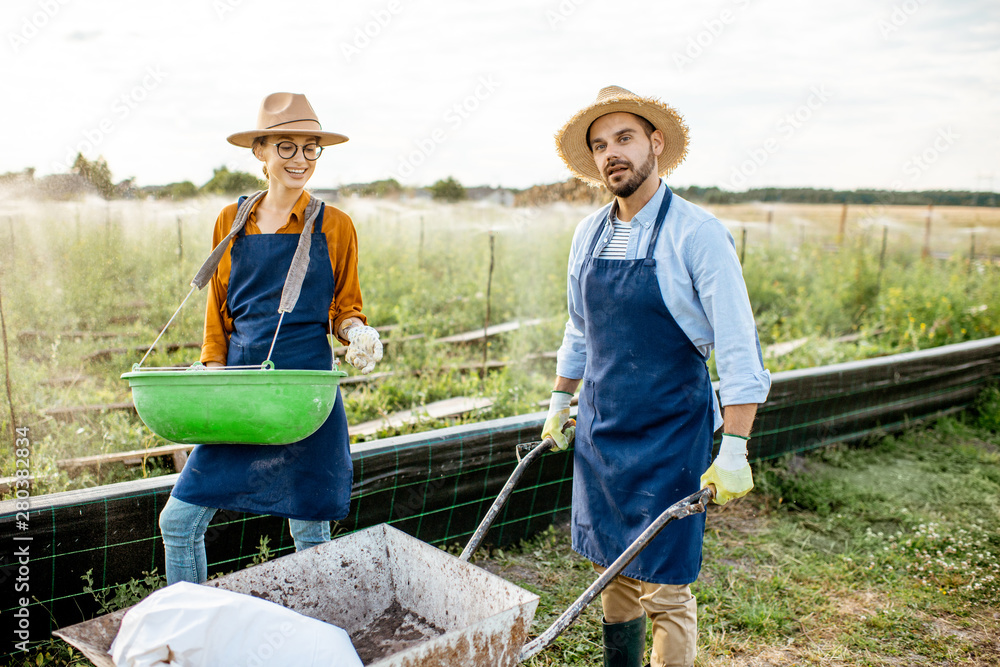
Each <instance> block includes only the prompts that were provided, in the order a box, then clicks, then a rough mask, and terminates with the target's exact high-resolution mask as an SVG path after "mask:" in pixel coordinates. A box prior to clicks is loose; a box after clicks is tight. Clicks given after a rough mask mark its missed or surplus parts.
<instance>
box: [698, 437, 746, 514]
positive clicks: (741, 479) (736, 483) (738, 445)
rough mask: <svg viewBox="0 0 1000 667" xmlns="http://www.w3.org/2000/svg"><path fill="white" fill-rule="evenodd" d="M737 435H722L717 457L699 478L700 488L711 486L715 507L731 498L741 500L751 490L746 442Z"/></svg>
mask: <svg viewBox="0 0 1000 667" xmlns="http://www.w3.org/2000/svg"><path fill="white" fill-rule="evenodd" d="M748 440H749V438H744V437H742V436H738V435H729V434H728V433H724V434H723V435H722V446H721V447H720V448H719V455H718V456H717V457H715V461H713V462H712V465H711V466H710V467H709V469H708V470H706V471H705V474H704V475H702V476H701V488H705V487H706V486H709V485H713V486H714V487H715V497H714V498H713V499H712V500H713V502H714V503H715V504H717V505H725V504H726V503H727V502H729V501H730V500H732V499H733V498H742V497H743V496H745V495H746V494H748V493H750V490H751V489H753V475H752V474H751V472H750V463H749V462H748V461H747V441H748Z"/></svg>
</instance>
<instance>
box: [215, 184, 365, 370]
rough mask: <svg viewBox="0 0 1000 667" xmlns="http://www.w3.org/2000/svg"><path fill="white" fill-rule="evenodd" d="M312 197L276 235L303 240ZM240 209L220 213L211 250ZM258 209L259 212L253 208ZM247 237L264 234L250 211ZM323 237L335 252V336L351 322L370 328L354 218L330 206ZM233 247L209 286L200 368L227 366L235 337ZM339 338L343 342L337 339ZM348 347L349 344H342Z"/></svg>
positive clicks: (332, 313)
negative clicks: (230, 297)
mask: <svg viewBox="0 0 1000 667" xmlns="http://www.w3.org/2000/svg"><path fill="white" fill-rule="evenodd" d="M309 197H310V195H309V193H308V192H305V191H303V192H302V196H301V197H299V200H298V201H297V202H295V206H294V207H292V212H291V213H290V214H289V216H288V222H287V223H286V224H285V226H283V227H282V228H280V229H279V230H278V231H277V232H275V233H276V234H301V233H302V226H303V225H304V224H305V221H304V214H305V210H306V204H308V203H309ZM237 208H238V206H237V204H236V203H232V204H230V205H229V206H227V207H226V208H224V209H222V212H221V213H219V217H218V219H217V220H216V221H215V231H214V232H213V234H212V247H213V248H215V247H216V246H217V245H219V243H221V242H222V239H224V238H226V235H228V234H229V230H230V229H231V228H232V226H233V220H234V219H235V218H236V210H237ZM254 209H256V206H254ZM245 230H246V233H247V234H260V233H261V231H260V228H259V227H257V214H256V211H255V210H251V212H250V217H249V218H248V219H247V223H246V227H245ZM323 233H324V234H325V235H326V243H327V247H328V248H329V251H330V264H331V265H332V266H333V279H334V291H333V302H331V303H330V319H332V320H333V330H334V331H340V325H341V323H342V322H343V321H344V320H346V319H347V318H349V317H357V318H359V319H360V320H361V321H362V322H365V323H366V324H367V322H368V319H367V318H366V317H365V316H364V315H363V314H362V313H361V285H360V283H359V282H358V234H357V232H356V231H355V229H354V223H353V222H352V221H351V218H350V216H349V215H347V214H346V213H344V212H343V211H341V210H339V209H336V208H334V207H332V206H329V205H327V206H326V208H325V210H324V211H323ZM231 250H232V242H230V244H229V248H227V249H226V253H225V254H224V255H223V256H222V261H220V262H219V268H218V269H216V271H215V274H214V275H213V276H212V280H211V282H210V283H209V285H208V306H207V308H206V310H205V336H204V340H203V342H202V346H201V362H202V363H203V364H206V363H208V362H210V361H217V362H219V363H220V364H225V363H226V352H227V350H228V349H229V336H230V334H231V333H232V332H233V319H232V317H231V316H230V314H229V309H228V308H227V306H226V297H227V295H228V294H229V272H230V270H231V269H232V260H231V258H230V251H231ZM338 338H339V336H338ZM340 341H341V342H342V343H344V344H345V345H346V344H347V341H346V340H344V339H340Z"/></svg>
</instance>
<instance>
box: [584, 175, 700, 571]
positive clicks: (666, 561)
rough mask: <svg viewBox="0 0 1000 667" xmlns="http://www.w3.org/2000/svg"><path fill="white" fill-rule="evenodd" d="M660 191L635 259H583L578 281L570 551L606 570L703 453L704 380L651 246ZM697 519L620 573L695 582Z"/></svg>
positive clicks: (685, 486) (688, 490)
mask: <svg viewBox="0 0 1000 667" xmlns="http://www.w3.org/2000/svg"><path fill="white" fill-rule="evenodd" d="M671 196H672V194H671V192H670V189H669V188H668V189H667V191H666V192H665V193H664V195H663V203H662V204H661V205H660V209H659V213H658V214H657V216H656V222H655V223H654V225H653V231H652V236H651V238H650V240H649V249H648V251H647V253H646V257H645V258H642V257H640V258H638V259H634V260H613V259H597V258H594V256H593V255H594V249H595V248H596V246H597V241H598V239H599V238H600V236H601V233H602V229H600V228H599V229H598V230H597V232H596V233H595V234H594V238H593V241H592V242H591V244H590V250H589V252H588V253H587V258H586V259H585V260H584V263H583V267H582V269H581V275H580V285H581V291H582V295H583V309H584V320H585V322H586V329H587V330H586V342H587V368H586V371H585V373H584V377H583V389H582V390H581V392H580V408H579V411H578V414H577V426H576V445H575V455H574V465H573V549H574V550H575V551H576V552H577V553H579V554H580V555H582V556H584V557H585V558H588V559H590V560H591V561H593V562H595V563H597V564H599V565H602V566H604V567H607V566H609V565H610V564H611V563H612V562H613V561H614V560H615V559H616V558H618V556H620V555H621V554H622V552H624V551H625V549H626V548H628V546H629V545H630V544H631V543H632V542H633V541H634V540H635V539H636V538H637V537H638V536H639V534H640V533H642V531H643V530H645V529H646V528H647V527H648V526H649V525H650V524H651V523H652V522H653V520H654V519H655V518H656V517H657V516H659V514H660V513H661V512H662V511H663V510H665V509H666V508H667V507H669V506H670V505H672V504H673V503H675V502H677V501H678V500H680V499H682V498H683V497H685V496H687V495H690V494H692V493H694V492H695V491H697V490H698V489H699V487H700V477H701V475H702V473H704V472H705V470H706V469H707V468H708V466H709V459H710V457H711V451H712V432H713V413H712V382H711V378H710V376H709V373H708V368H707V367H706V365H705V359H704V357H702V355H701V353H700V352H698V349H697V348H696V347H695V346H694V344H693V343H692V342H691V340H690V339H689V338H688V337H687V335H686V334H685V333H684V331H683V330H682V329H681V328H680V327H679V326H678V325H677V322H676V321H674V318H673V316H672V315H671V314H670V311H669V310H668V309H667V307H666V305H665V304H664V303H663V296H662V293H661V291H660V286H659V283H658V281H657V279H656V261H655V260H654V259H653V249H654V248H655V247H656V240H657V238H658V236H659V233H660V229H661V227H662V226H663V220H664V218H666V215H667V210H668V209H669V207H670V199H671ZM704 532H705V515H704V514H696V515H693V516H691V517H687V518H685V519H683V520H680V521H675V522H672V523H670V524H668V525H667V527H666V528H665V529H664V530H663V532H661V533H660V534H659V536H657V537H656V539H654V540H653V541H652V542H651V543H650V544H649V545H648V546H647V547H646V548H645V550H643V551H642V552H641V553H640V554H639V555H638V556H637V557H636V559H635V560H634V561H632V563H631V564H630V565H629V566H628V567H627V568H625V570H624V572H623V574H624V575H626V576H629V577H632V578H634V579H639V580H642V581H647V582H651V583H657V584H673V585H683V584H689V583H691V582H693V581H695V580H696V579H697V578H698V572H699V570H700V569H701V547H702V538H703V537H704Z"/></svg>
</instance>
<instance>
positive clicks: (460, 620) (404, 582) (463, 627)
mask: <svg viewBox="0 0 1000 667" xmlns="http://www.w3.org/2000/svg"><path fill="white" fill-rule="evenodd" d="M205 585H208V586H217V587H219V588H224V589H227V590H231V591H236V592H238V593H245V594H248V595H253V596H254V597H258V598H262V599H264V600H270V601H271V602H274V603H277V604H280V605H282V606H284V607H287V608H289V609H292V610H294V611H297V612H298V613H300V614H303V615H305V616H310V617H312V618H316V619H319V620H321V621H325V622H327V623H332V624H333V625H337V626H339V627H341V628H344V629H345V630H346V631H347V633H348V634H349V635H350V637H351V640H352V641H353V642H354V645H355V648H356V649H357V650H358V654H359V656H360V657H361V659H362V662H364V664H365V665H368V666H370V667H417V666H420V667H454V666H455V665H482V666H483V667H487V666H488V667H498V666H500V667H506V666H511V665H516V664H518V661H519V655H520V653H521V650H522V647H523V645H524V643H525V639H526V638H527V636H528V630H529V628H530V627H531V622H532V619H533V618H534V615H535V609H536V607H537V606H538V596H537V595H535V594H533V593H530V592H528V591H526V590H524V589H522V588H520V587H518V586H516V585H514V584H512V583H510V582H508V581H506V580H504V579H503V578H501V577H498V576H496V575H494V574H491V573H489V572H487V571H485V570H483V569H481V568H479V567H476V566H475V565H471V564H469V563H467V562H465V561H462V560H460V559H458V558H456V557H454V556H451V555H450V554H448V553H446V552H444V551H442V550H440V549H438V548H436V547H432V546H430V545H429V544H426V543H424V542H421V541H420V540H418V539H416V538H413V537H411V536H409V535H407V534H406V533H403V532H402V531H399V530H397V529H395V528H392V527H390V526H388V525H385V524H381V525H378V526H374V527H372V528H368V529H366V530H362V531H359V532H356V533H352V534H350V535H346V536H344V537H340V538H337V539H336V540H333V541H332V542H327V543H325V544H321V545H319V546H317V547H313V548H311V549H307V550H305V551H300V552H296V553H294V554H290V555H288V556H284V557H282V558H278V559H276V560H273V561H270V562H267V563H264V564H262V565H258V566H256V567H252V568H248V569H245V570H240V571H238V572H234V573H232V574H229V575H226V576H224V577H220V578H218V579H213V580H211V581H208V582H207V583H206V584H205ZM126 611H127V610H124V609H123V610H120V611H117V612H113V613H111V614H106V615H104V616H100V617H98V618H95V619H93V620H90V621H86V622H84V623H78V624H77V625H73V626H69V627H66V628H62V629H60V630H58V631H56V632H54V633H53V634H55V635H56V636H58V637H61V638H62V639H64V640H65V641H67V642H68V643H70V644H72V645H73V646H75V647H77V648H78V649H80V651H82V652H83V654H84V655H85V656H87V658H89V659H90V660H91V662H93V663H94V664H95V665H97V666H98V667H113V664H114V663H113V662H112V661H111V657H110V656H109V655H108V653H107V651H108V648H109V647H110V646H111V642H112V640H113V639H114V637H115V635H117V634H118V628H119V626H120V625H121V619H122V617H123V616H124V615H125V612H126ZM331 662H332V660H331Z"/></svg>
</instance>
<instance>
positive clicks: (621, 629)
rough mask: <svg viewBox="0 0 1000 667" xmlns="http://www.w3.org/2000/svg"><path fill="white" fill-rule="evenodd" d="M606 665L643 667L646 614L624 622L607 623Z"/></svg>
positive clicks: (605, 635)
mask: <svg viewBox="0 0 1000 667" xmlns="http://www.w3.org/2000/svg"><path fill="white" fill-rule="evenodd" d="M601 624H602V625H603V626H604V667H642V654H643V653H644V652H645V650H646V615H645V614H643V615H642V616H640V617H639V618H635V619H632V620H631V621H625V622H624V623H605V622H603V621H602V622H601Z"/></svg>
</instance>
